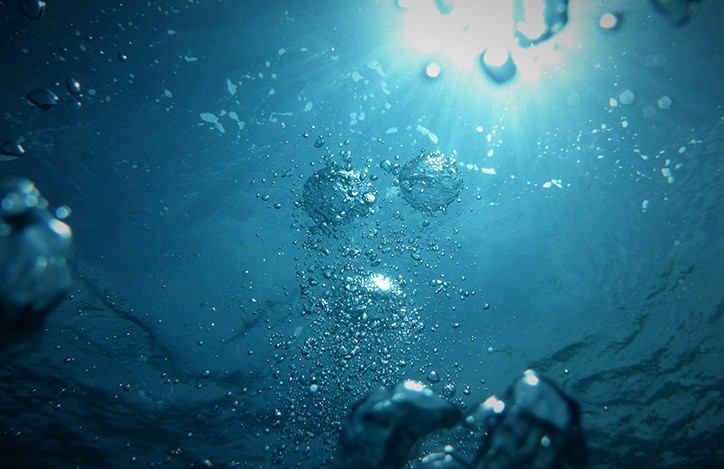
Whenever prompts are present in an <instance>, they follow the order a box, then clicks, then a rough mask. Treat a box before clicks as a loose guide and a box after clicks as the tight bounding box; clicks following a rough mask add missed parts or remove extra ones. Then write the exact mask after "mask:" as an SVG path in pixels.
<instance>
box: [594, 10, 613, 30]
mask: <svg viewBox="0 0 724 469" xmlns="http://www.w3.org/2000/svg"><path fill="white" fill-rule="evenodd" d="M598 25H599V26H600V27H601V28H603V29H613V28H615V27H616V26H617V25H618V17H616V15H614V14H613V13H606V14H605V15H603V16H602V17H601V19H600V20H599V21H598Z"/></svg>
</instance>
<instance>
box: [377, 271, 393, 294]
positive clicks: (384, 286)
mask: <svg viewBox="0 0 724 469" xmlns="http://www.w3.org/2000/svg"><path fill="white" fill-rule="evenodd" d="M372 283H374V284H375V286H376V287H377V288H379V289H380V290H384V291H387V290H389V289H390V288H392V282H390V279H389V278H387V277H385V276H384V275H381V274H375V275H373V276H372Z"/></svg>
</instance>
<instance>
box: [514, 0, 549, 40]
mask: <svg viewBox="0 0 724 469" xmlns="http://www.w3.org/2000/svg"><path fill="white" fill-rule="evenodd" d="M545 7H546V5H545V2H544V1H543V0H523V11H525V21H521V22H519V23H518V24H516V25H515V29H517V30H518V31H519V32H520V33H521V34H523V35H524V36H525V37H527V38H528V39H530V40H531V41H535V40H537V39H538V38H540V37H541V36H542V35H543V34H544V33H545V32H546V30H547V29H548V26H547V25H546V19H545V16H543V11H544V10H545Z"/></svg>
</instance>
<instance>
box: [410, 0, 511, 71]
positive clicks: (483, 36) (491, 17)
mask: <svg viewBox="0 0 724 469" xmlns="http://www.w3.org/2000/svg"><path fill="white" fill-rule="evenodd" d="M398 5H400V6H402V5H409V6H408V7H407V10H406V11H405V14H404V26H403V28H404V35H405V38H406V39H407V41H408V42H409V43H410V44H411V45H412V46H414V47H415V48H417V49H419V51H420V52H421V53H422V54H431V53H436V54H443V55H444V56H445V57H447V58H449V59H450V60H451V61H452V62H453V63H454V65H455V66H456V67H459V68H462V69H472V68H473V67H475V64H476V59H477V57H478V56H479V55H480V53H481V52H482V51H483V50H484V49H486V48H488V47H490V46H493V45H500V46H502V47H513V46H514V45H515V44H516V40H515V37H514V35H513V33H514V31H513V28H512V27H511V26H512V25H511V22H512V21H511V18H512V17H513V16H512V15H513V2H481V1H479V0H456V1H455V2H454V4H453V8H452V9H451V10H449V13H447V14H442V13H441V12H440V10H438V8H437V7H436V2H433V1H416V2H410V1H409V0H398ZM445 12H448V10H447V9H446V10H445Z"/></svg>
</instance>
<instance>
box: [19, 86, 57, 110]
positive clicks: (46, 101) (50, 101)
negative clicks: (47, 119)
mask: <svg viewBox="0 0 724 469" xmlns="http://www.w3.org/2000/svg"><path fill="white" fill-rule="evenodd" d="M27 98H28V101H30V102H31V103H33V104H35V105H36V106H38V107H39V108H40V109H45V110H48V109H50V108H51V107H53V106H55V105H56V104H58V96H57V95H56V94H55V93H53V92H52V91H50V90H49V89H47V88H40V89H37V90H34V91H31V92H30V93H28V96H27Z"/></svg>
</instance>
